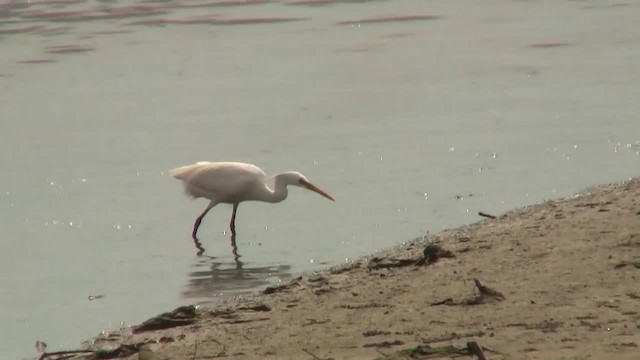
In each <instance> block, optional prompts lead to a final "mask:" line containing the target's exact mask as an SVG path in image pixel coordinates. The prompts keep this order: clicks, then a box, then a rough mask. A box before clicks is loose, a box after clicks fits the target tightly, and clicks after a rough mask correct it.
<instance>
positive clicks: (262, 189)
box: [169, 161, 334, 254]
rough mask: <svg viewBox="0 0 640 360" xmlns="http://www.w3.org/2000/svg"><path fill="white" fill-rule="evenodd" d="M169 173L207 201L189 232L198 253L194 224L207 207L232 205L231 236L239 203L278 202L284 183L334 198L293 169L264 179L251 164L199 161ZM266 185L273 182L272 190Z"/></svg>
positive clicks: (188, 191)
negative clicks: (223, 204) (207, 203)
mask: <svg viewBox="0 0 640 360" xmlns="http://www.w3.org/2000/svg"><path fill="white" fill-rule="evenodd" d="M169 173H170V174H171V176H173V177H175V178H176V179H179V180H182V182H183V183H184V190H185V193H186V194H187V195H188V196H190V197H192V198H206V199H209V200H210V203H209V205H208V206H207V208H206V209H205V210H204V211H203V212H202V214H201V215H200V216H199V217H198V218H197V219H196V221H195V223H194V225H193V232H192V234H191V235H192V238H193V240H194V242H195V244H196V247H197V248H198V250H199V254H201V253H202V252H204V248H202V245H201V244H200V242H199V241H198V239H197V237H196V234H197V232H198V227H200V223H201V222H202V219H203V218H204V216H205V215H206V214H207V213H208V212H209V210H211V208H213V207H214V206H216V205H217V204H219V203H228V204H233V213H232V215H231V223H230V228H231V233H232V235H235V218H236V212H237V210H238V204H239V203H240V202H242V201H250V200H256V201H264V202H269V203H278V202H281V201H283V200H284V199H286V198H287V194H288V190H287V185H293V186H300V187H304V188H306V189H308V190H311V191H315V192H317V193H318V194H320V195H322V196H324V197H326V198H327V199H330V200H334V199H333V197H331V195H329V194H327V193H326V192H325V191H324V190H322V189H320V188H318V187H317V186H315V185H313V184H312V183H311V182H309V180H307V178H306V177H305V176H304V175H302V174H300V173H299V172H296V171H288V172H284V173H281V174H278V175H275V176H274V177H272V178H269V179H267V177H266V176H265V174H264V172H263V171H262V169H260V168H259V167H257V166H255V165H252V164H246V163H240V162H209V161H200V162H197V163H195V164H191V165H186V166H181V167H178V168H175V169H171V170H169ZM268 184H273V189H271V188H270V187H269V186H268Z"/></svg>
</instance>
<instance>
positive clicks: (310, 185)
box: [300, 181, 336, 201]
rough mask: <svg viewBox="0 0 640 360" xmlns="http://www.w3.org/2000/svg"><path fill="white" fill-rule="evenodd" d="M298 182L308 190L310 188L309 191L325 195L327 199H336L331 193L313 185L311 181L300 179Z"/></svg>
mask: <svg viewBox="0 0 640 360" xmlns="http://www.w3.org/2000/svg"><path fill="white" fill-rule="evenodd" d="M300 183H301V184H302V186H304V187H305V188H307V189H309V190H311V191H314V192H317V193H318V194H320V195H322V196H324V197H326V198H327V199H329V200H331V201H336V200H335V199H334V198H333V197H332V196H331V195H329V194H327V192H326V191H324V190H322V189H320V188H319V187H317V186H315V185H313V184H312V183H310V182H307V181H300Z"/></svg>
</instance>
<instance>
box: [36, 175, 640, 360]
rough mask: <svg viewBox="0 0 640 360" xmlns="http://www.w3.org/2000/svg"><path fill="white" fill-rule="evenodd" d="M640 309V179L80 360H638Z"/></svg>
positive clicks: (260, 296) (195, 314) (267, 293)
mask: <svg viewBox="0 0 640 360" xmlns="http://www.w3.org/2000/svg"><path fill="white" fill-rule="evenodd" d="M495 215H497V214H495ZM434 246H437V248H436V247H434ZM437 249H441V250H442V251H443V252H437V251H439V250H437ZM447 252H449V253H450V254H449V255H450V256H447ZM438 255H439V256H438ZM492 291H493V292H492ZM639 305H640V178H633V179H630V180H627V181H624V182H618V183H612V184H606V185H599V186H595V187H592V188H589V189H587V190H585V191H582V192H580V193H577V194H575V195H572V196H568V197H563V198H558V199H554V200H548V201H545V202H543V203H539V204H533V205H528V206H525V207H522V208H518V209H515V210H511V211H509V212H506V213H504V214H502V215H498V216H497V217H496V218H495V219H493V218H486V219H481V220H480V221H478V222H475V223H472V224H468V225H463V226H460V227H457V228H454V229H448V230H444V231H441V232H438V233H434V234H430V235H426V236H423V237H419V238H417V239H415V240H412V241H409V242H407V243H405V244H403V245H400V246H396V247H394V248H391V249H387V250H383V251H380V252H377V253H375V254H372V255H368V256H365V257H362V258H359V259H357V260H355V261H354V262H353V263H351V264H347V265H338V266H336V267H331V268H328V269H326V270H324V271H320V272H315V273H306V274H302V275H300V276H299V277H297V278H296V279H294V280H292V281H291V282H289V283H287V284H284V285H280V286H277V287H269V288H267V289H266V290H263V291H260V292H259V293H253V294H249V295H242V296H236V297H230V298H225V299H223V300H222V301H221V303H216V304H215V305H212V304H204V305H198V306H197V307H192V306H186V307H180V308H178V309H176V310H175V311H174V312H173V313H165V314H161V315H159V316H156V317H154V318H151V319H149V320H147V321H146V322H144V323H143V324H141V325H143V326H147V327H148V329H145V328H144V327H131V328H128V329H126V330H122V331H113V332H110V333H107V334H104V335H101V336H98V337H95V338H93V339H91V340H89V341H87V342H85V343H83V344H82V350H78V351H84V352H79V353H77V354H76V356H75V357H73V358H74V359H87V358H91V356H93V355H94V354H95V353H96V352H102V353H103V354H104V353H110V354H111V355H112V356H113V357H112V358H125V359H138V358H141V359H143V358H144V359H147V360H148V359H164V358H170V359H216V358H224V359H314V358H315V359H377V358H380V359H386V358H393V359H405V358H406V359H409V358H410V357H408V356H409V353H411V354H412V356H413V357H412V358H415V359H420V358H427V356H431V357H429V358H434V357H433V356H435V355H434V354H435V351H438V356H439V357H437V358H441V359H447V358H451V356H453V355H455V354H458V355H457V356H460V354H465V351H467V353H466V354H467V355H468V356H467V358H471V357H470V355H469V354H470V352H469V349H468V348H467V347H466V344H467V343H468V342H471V341H475V342H477V344H479V345H481V346H483V347H484V348H485V350H484V352H485V356H486V358H487V359H492V360H494V359H520V358H527V359H548V358H563V359H588V358H593V359H600V358H609V357H612V356H613V357H615V358H616V359H632V358H634V359H635V358H637V354H638V351H640V349H639V347H640V312H638V311H637V308H638V306H639ZM139 326H140V325H139ZM164 326H166V327H167V328H165V329H157V328H158V327H164ZM153 329H156V330H153ZM136 330H137V331H136ZM140 350H141V351H140ZM138 351H140V353H139V354H138ZM403 351H404V352H403ZM53 355H54V353H50V354H45V355H43V356H41V357H40V358H41V359H47V358H49V359H55V358H56V357H55V356H53ZM460 358H465V357H464V356H463V357H460Z"/></svg>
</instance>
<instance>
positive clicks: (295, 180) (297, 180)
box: [285, 171, 335, 201]
mask: <svg viewBox="0 0 640 360" xmlns="http://www.w3.org/2000/svg"><path fill="white" fill-rule="evenodd" d="M285 174H286V182H287V184H290V185H294V186H300V187H303V188H305V189H307V190H311V191H313V192H316V193H318V194H320V195H322V196H324V197H326V198H327V199H329V200H331V201H335V199H334V198H333V197H332V196H331V195H329V194H328V193H327V192H326V191H324V190H322V189H320V188H319V187H317V186H315V185H313V184H312V183H311V182H310V181H309V180H307V178H306V177H305V176H304V175H302V174H300V173H299V172H297V171H289V172H286V173H285Z"/></svg>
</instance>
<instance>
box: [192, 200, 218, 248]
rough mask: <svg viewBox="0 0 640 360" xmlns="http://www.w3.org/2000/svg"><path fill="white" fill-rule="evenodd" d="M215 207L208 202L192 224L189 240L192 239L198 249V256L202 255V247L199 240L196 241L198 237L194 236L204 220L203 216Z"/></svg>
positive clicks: (212, 203)
mask: <svg viewBox="0 0 640 360" xmlns="http://www.w3.org/2000/svg"><path fill="white" fill-rule="evenodd" d="M215 205H216V204H215V203H214V202H213V201H212V202H210V203H209V205H208V206H207V208H206V209H204V211H203V212H202V214H200V216H198V218H197V219H196V222H195V223H194V224H193V232H192V233H191V238H192V239H193V243H194V244H195V246H196V248H197V249H198V255H202V253H203V252H204V248H203V247H202V244H201V243H200V240H198V237H197V236H196V235H197V234H198V228H199V227H200V224H201V223H202V219H204V216H205V215H207V213H208V212H209V210H211V208H212V207H214V206H215Z"/></svg>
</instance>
